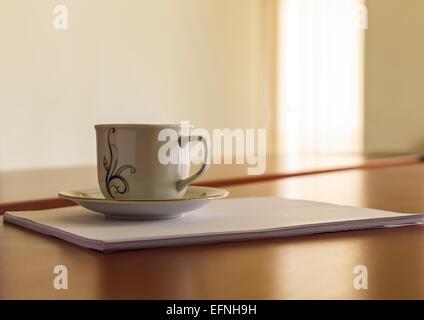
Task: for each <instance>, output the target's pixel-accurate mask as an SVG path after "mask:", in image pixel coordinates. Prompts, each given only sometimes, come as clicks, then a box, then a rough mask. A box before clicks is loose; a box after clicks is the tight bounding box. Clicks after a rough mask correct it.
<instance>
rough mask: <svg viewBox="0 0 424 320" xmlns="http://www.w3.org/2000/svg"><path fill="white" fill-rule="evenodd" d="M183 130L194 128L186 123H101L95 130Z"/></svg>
mask: <svg viewBox="0 0 424 320" xmlns="http://www.w3.org/2000/svg"><path fill="white" fill-rule="evenodd" d="M110 127H115V128H131V127H133V128H181V127H189V128H191V127H193V125H192V124H185V123H105V124H103V123H101V124H95V125H94V128H96V129H97V128H110Z"/></svg>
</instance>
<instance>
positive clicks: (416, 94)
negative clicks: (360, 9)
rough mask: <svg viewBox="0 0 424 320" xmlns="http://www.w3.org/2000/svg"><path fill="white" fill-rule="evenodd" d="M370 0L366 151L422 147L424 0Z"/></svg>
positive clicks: (423, 137)
mask: <svg viewBox="0 0 424 320" xmlns="http://www.w3.org/2000/svg"><path fill="white" fill-rule="evenodd" d="M366 5H367V8H368V26H369V28H368V30H367V31H366V33H365V38H366V40H365V137H364V142H365V151H366V152H367V153H403V152H418V151H424V82H423V76H424V41H423V39H422V37H423V30H424V1H422V0H403V1H401V0H368V1H367V2H366Z"/></svg>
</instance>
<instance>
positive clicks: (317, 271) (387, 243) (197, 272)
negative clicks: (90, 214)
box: [0, 164, 424, 299]
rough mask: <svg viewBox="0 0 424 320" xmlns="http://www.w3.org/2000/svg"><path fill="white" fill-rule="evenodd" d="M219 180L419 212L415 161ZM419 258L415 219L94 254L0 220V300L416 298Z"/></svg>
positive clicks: (420, 174)
mask: <svg viewBox="0 0 424 320" xmlns="http://www.w3.org/2000/svg"><path fill="white" fill-rule="evenodd" d="M228 189H229V191H230V192H231V196H232V197H246V196H283V197H289V198H302V199H309V200H317V201H326V202H332V203H338V204H347V205H355V206H366V207H372V208H378V209H387V210H393V211H403V212H424V165H423V164H418V165H410V166H402V167H393V168H384V169H374V170H366V171H364V170H354V171H346V172H339V173H329V174H322V175H314V176H304V177H296V178H291V179H285V180H279V181H273V182H264V183H255V184H248V185H241V186H234V187H228ZM258 214H260V213H258ZM423 263H424V228H423V227H422V226H413V227H402V228H390V229H380V230H366V231H353V232H342V233H333V234H322V235H314V236H305V237H296V238H286V239H273V240H260V241H247V242H239V243H223V244H214V245H203V246H190V247H180V248H162V249H149V250H138V251H128V252H118V253H111V254H102V253H98V252H95V251H91V250H86V249H82V248H79V247H77V246H74V245H72V244H69V243H66V242H65V241H62V240H58V239H55V238H50V237H47V236H44V235H40V234H38V233H35V232H32V231H28V230H25V229H22V228H19V227H16V226H13V225H10V224H4V225H1V224H0V298H1V299H14V298H31V299H45V298H48V299H50V298H53V299H68V298H78V299H87V298H94V299H114V298H118V299H119V298H129V299H298V298H300V299H304V298H306V299H327V298H335V299H364V298H373V299H397V298H401V299H404V298H405V299H406V298H412V299H417V298H419V299H423V298H424V277H423V275H424V268H423V267H424V264H423ZM59 264H63V265H66V266H67V267H68V271H69V289H68V290H65V291H59V290H55V289H54V288H53V279H54V277H55V274H53V268H54V266H56V265H59ZM356 265H365V266H366V267H367V268H368V288H369V289H368V290H356V289H354V287H353V279H354V276H355V274H353V268H354V267H355V266H356Z"/></svg>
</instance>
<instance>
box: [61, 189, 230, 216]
mask: <svg viewBox="0 0 424 320" xmlns="http://www.w3.org/2000/svg"><path fill="white" fill-rule="evenodd" d="M227 195H228V191H227V190H225V189H219V188H210V187H200V186H189V187H188V189H187V192H186V193H185V195H184V197H182V198H181V199H163V200H162V199H161V200H147V199H146V200H117V199H105V197H104V196H103V194H102V193H101V191H100V189H99V188H91V189H84V190H73V191H64V192H60V193H59V197H60V198H64V199H68V200H71V201H73V202H75V203H77V204H79V205H80V206H82V207H84V208H87V209H89V210H92V211H96V212H100V213H103V214H104V215H105V216H106V217H109V218H113V219H134V220H152V219H170V218H177V217H179V216H181V215H182V214H183V213H185V212H189V211H193V210H196V209H198V208H200V207H202V206H204V205H205V204H206V203H208V202H209V201H211V200H214V199H219V198H225V197H226V196H227Z"/></svg>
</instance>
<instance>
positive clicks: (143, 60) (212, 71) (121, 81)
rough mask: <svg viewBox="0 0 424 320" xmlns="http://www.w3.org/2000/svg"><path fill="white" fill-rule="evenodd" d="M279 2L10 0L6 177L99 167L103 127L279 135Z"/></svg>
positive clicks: (2, 97) (4, 104)
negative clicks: (183, 126)
mask: <svg viewBox="0 0 424 320" xmlns="http://www.w3.org/2000/svg"><path fill="white" fill-rule="evenodd" d="M273 3H274V0H201V1H199V0H178V1H176V0H134V1H130V0H119V1H118V0H114V1H106V0H90V1H82V0H80V1H74V0H73V1H70V0H63V1H49V0H38V1H28V0H2V1H1V2H0V39H1V40H0V92H1V94H0V110H1V113H0V170H7V169H17V168H31V167H46V166H71V165H81V164H94V163H95V148H94V146H95V135H94V128H93V125H94V124H95V123H110V122H131V123H137V122H138V123H148V122H178V121H180V120H189V121H190V122H192V123H194V124H195V125H196V126H198V127H203V128H225V127H228V128H237V127H239V128H255V127H266V128H269V129H271V128H272V124H273V114H272V112H273V111H272V110H273V105H272V104H273V98H272V95H273V93H272V87H273V86H272V85H271V82H272V74H271V70H272V68H273V66H272V63H273V61H272V58H273V57H272V54H270V47H272V43H273V42H272V31H273V30H272V27H273V24H272V23H270V20H269V19H268V18H269V17H270V16H272V15H273V12H272V7H273ZM58 4H61V5H66V6H67V7H68V10H69V29H68V30H55V29H54V28H53V17H54V15H53V8H54V6H55V5H58Z"/></svg>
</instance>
